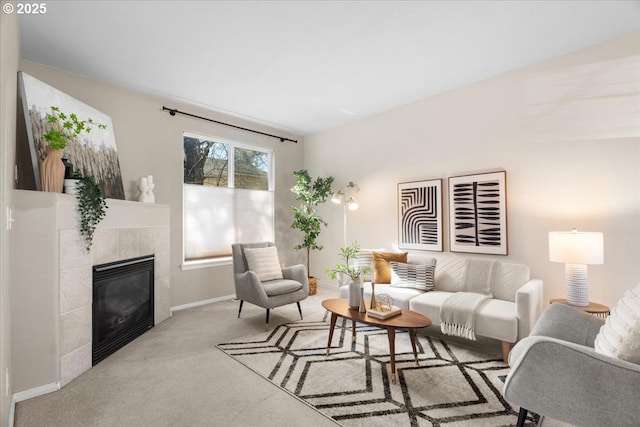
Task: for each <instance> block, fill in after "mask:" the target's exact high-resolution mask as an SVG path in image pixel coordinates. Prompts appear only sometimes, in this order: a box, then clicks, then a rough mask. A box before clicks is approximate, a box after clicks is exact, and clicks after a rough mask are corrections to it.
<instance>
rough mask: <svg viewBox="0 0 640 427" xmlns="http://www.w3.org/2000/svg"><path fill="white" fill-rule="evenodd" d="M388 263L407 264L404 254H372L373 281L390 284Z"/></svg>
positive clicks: (405, 254) (389, 266)
mask: <svg viewBox="0 0 640 427" xmlns="http://www.w3.org/2000/svg"><path fill="white" fill-rule="evenodd" d="M390 261H396V262H401V263H405V264H406V263H407V253H406V252H374V253H373V269H374V274H373V279H374V282H376V284H377V283H391V265H389V262H390Z"/></svg>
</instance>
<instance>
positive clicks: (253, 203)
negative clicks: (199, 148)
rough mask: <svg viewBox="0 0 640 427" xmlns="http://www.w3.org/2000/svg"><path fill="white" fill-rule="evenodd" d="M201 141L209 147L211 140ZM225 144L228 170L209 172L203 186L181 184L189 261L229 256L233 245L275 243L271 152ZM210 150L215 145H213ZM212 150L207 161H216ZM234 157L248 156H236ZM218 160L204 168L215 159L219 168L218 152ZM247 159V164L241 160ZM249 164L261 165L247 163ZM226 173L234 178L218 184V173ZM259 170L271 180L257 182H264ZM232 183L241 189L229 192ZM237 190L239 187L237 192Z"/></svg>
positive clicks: (185, 246) (205, 176)
mask: <svg viewBox="0 0 640 427" xmlns="http://www.w3.org/2000/svg"><path fill="white" fill-rule="evenodd" d="M185 138H191V142H193V136H191V135H189V136H187V135H185ZM199 141H200V142H201V143H210V141H212V140H210V139H209V138H207V139H206V140H205V139H200V140H199ZM216 144H218V143H216ZM224 144H225V146H228V147H229V149H228V150H227V151H228V152H229V153H231V156H230V158H228V160H229V161H228V163H227V162H225V165H224V167H222V166H221V167H219V168H217V170H216V171H215V173H214V174H207V173H205V174H204V178H203V184H191V183H184V184H183V203H184V205H183V209H184V218H183V227H184V230H183V231H184V260H185V261H186V262H188V261H199V260H205V259H215V258H220V257H227V256H230V255H231V244H232V243H236V242H256V241H273V240H274V192H273V190H272V184H271V182H272V176H273V175H272V158H271V153H270V152H267V151H262V150H260V149H255V150H258V151H255V150H254V149H247V148H244V147H242V146H240V147H237V146H235V145H234V144H233V143H231V142H229V141H224ZM209 146H212V145H211V143H210V144H209ZM185 151H186V150H185ZM211 152H213V150H211V151H210V154H209V158H213V156H212V154H211ZM236 153H240V154H241V155H243V156H244V157H240V156H236V155H235V154H236ZM216 156H217V157H215V158H214V160H213V161H211V160H208V161H207V162H208V163H206V164H207V165H209V164H214V162H216V161H217V162H218V164H220V161H219V160H217V159H218V158H221V157H222V156H220V155H218V154H216ZM185 158H186V152H185ZM234 158H235V161H234ZM243 158H244V159H248V160H246V161H244V162H243V161H242V159H243ZM223 160H226V159H223ZM239 160H240V162H238V161H239ZM249 161H252V162H253V164H256V165H257V166H253V165H252V164H249ZM214 166H215V164H214ZM186 168H187V165H185V182H186V176H187V174H186ZM212 169H213V167H212ZM224 169H227V170H228V175H229V178H231V179H229V180H228V181H227V180H226V178H225V179H224V180H223V182H224V183H223V184H222V185H220V182H221V180H220V179H217V178H218V177H219V175H220V174H219V171H224ZM189 170H193V168H191V169H189ZM260 170H266V173H265V176H266V177H267V179H264V181H263V182H264V184H260V183H259V182H260V180H261V179H263V178H260V177H259V176H258V175H259V174H260ZM253 171H257V172H253ZM205 172H206V169H205ZM224 172H225V174H226V173H227V172H226V171H224ZM208 176H215V177H216V180H215V184H212V183H210V182H213V179H210V178H207V177H208ZM234 178H235V179H234ZM234 181H236V184H238V185H235V187H236V188H231V187H233V186H234ZM216 185H219V186H216ZM238 186H240V187H241V188H237V187H238ZM251 188H260V189H251Z"/></svg>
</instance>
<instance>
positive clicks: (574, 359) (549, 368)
mask: <svg viewBox="0 0 640 427" xmlns="http://www.w3.org/2000/svg"><path fill="white" fill-rule="evenodd" d="M603 323H604V320H603V319H600V318H597V317H595V316H593V315H591V314H587V313H584V312H582V311H579V310H577V309H575V308H573V307H570V306H568V305H565V304H559V303H556V304H551V305H550V306H548V307H547V308H546V309H545V311H544V312H543V313H542V316H541V317H540V319H538V321H537V323H536V324H535V326H534V327H533V329H532V331H531V335H530V336H528V337H527V338H524V339H523V340H521V341H520V342H518V344H516V345H515V346H514V347H513V349H512V350H511V353H510V355H509V365H510V366H511V370H510V372H509V375H508V376H507V379H506V381H505V384H504V397H505V399H506V400H507V401H508V402H510V403H512V404H515V405H518V406H520V408H521V409H520V414H519V417H518V424H517V425H518V426H522V425H524V421H525V418H526V416H527V412H528V411H532V412H535V413H537V414H540V415H541V416H548V417H550V418H553V419H555V420H558V421H562V422H565V423H569V424H572V425H577V426H581V427H589V426H593V427H602V426H616V427H622V426H635V427H637V426H639V425H640V365H636V364H635V363H630V362H626V361H624V360H620V359H617V358H614V357H609V356H606V355H604V354H600V353H596V351H595V350H594V344H593V343H594V340H595V338H596V335H597V334H598V332H599V330H600V327H601V326H602V324H603ZM525 408H526V409H525Z"/></svg>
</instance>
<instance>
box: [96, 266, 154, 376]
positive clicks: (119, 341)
mask: <svg viewBox="0 0 640 427" xmlns="http://www.w3.org/2000/svg"><path fill="white" fill-rule="evenodd" d="M153 270H154V257H153V255H151V256H144V257H139V258H131V259H127V260H123V261H117V262H112V263H108V264H101V265H96V266H94V267H93V357H92V363H93V365H95V364H97V363H98V362H100V361H101V360H103V359H105V358H106V357H107V356H109V355H111V354H113V353H114V352H116V351H117V350H119V349H120V348H122V347H124V346H125V345H126V344H128V343H129V342H131V341H133V340H134V339H135V338H137V337H139V336H140V335H142V334H143V333H145V332H146V331H147V330H148V329H151V328H152V327H153V325H154V322H153V315H154V308H153V305H154V301H153V294H154V292H153V290H154V287H153V282H154V280H153Z"/></svg>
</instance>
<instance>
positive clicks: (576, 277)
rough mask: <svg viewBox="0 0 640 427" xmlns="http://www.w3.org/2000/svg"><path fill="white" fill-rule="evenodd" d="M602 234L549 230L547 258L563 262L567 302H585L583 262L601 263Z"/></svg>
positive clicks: (585, 274) (584, 268) (586, 295)
mask: <svg viewBox="0 0 640 427" xmlns="http://www.w3.org/2000/svg"><path fill="white" fill-rule="evenodd" d="M603 246H604V245H603V235H602V233H597V232H585V231H578V230H577V229H575V228H574V229H573V230H572V231H551V232H549V260H550V261H552V262H562V263H564V264H565V267H564V276H565V284H566V287H567V302H568V303H569V304H571V305H577V306H581V307H586V306H588V305H589V287H588V286H587V264H602V263H603V262H604V249H603Z"/></svg>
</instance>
